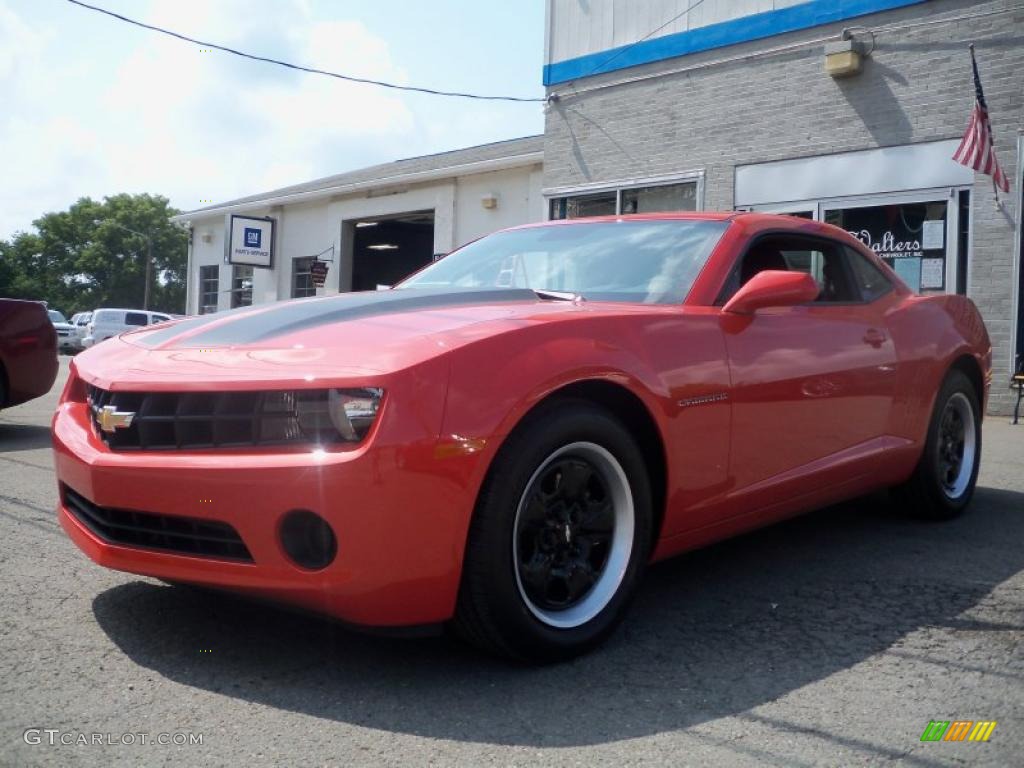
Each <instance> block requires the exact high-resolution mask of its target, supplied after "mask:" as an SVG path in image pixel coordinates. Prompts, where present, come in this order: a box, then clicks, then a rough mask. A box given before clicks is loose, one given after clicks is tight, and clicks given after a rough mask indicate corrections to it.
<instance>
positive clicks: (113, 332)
mask: <svg viewBox="0 0 1024 768" xmlns="http://www.w3.org/2000/svg"><path fill="white" fill-rule="evenodd" d="M170 319H171V316H170V315H168V314H165V313H164V312H150V311H147V310H144V309H107V308H105V307H104V308H102V309H96V310H93V313H92V319H91V320H90V321H89V325H87V326H86V328H85V337H84V338H83V339H82V346H83V347H91V346H93V345H94V344H99V343H100V342H101V341H104V340H106V339H109V338H110V337H111V336H117V334H119V333H124V332H125V331H132V330H135V329H136V328H139V327H141V326H144V325H154V324H156V323H163V322H166V321H167V320H170Z"/></svg>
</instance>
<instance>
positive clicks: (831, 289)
mask: <svg viewBox="0 0 1024 768" xmlns="http://www.w3.org/2000/svg"><path fill="white" fill-rule="evenodd" d="M845 251H846V249H845V248H843V247H842V246H840V245H839V244H838V243H833V242H830V241H827V240H812V239H808V238H802V237H795V238H794V237H789V236H785V235H781V236H769V237H764V238H761V239H759V240H756V241H755V242H754V243H753V245H751V246H750V247H749V248H748V249H747V252H746V253H745V254H744V255H743V258H742V260H741V261H740V263H738V264H737V265H736V267H735V268H734V269H733V271H732V274H731V275H730V276H729V279H728V280H727V281H726V285H725V287H724V288H723V289H722V293H721V294H720V295H719V300H718V301H717V302H716V304H724V303H725V302H726V301H728V300H729V299H730V298H732V295H733V294H734V293H736V291H738V290H739V289H740V286H742V285H744V284H746V283H747V281H749V280H750V279H751V278H753V277H754V276H755V275H756V274H758V273H759V272H763V271H765V270H780V271H784V272H805V273H807V274H809V275H810V276H811V277H813V278H814V281H815V282H816V283H817V284H818V287H819V289H820V290H821V293H820V294H819V295H818V298H817V299H816V300H815V302H814V303H815V304H826V303H848V302H859V301H862V298H861V291H860V288H859V287H858V285H857V283H856V282H855V281H854V279H853V278H852V277H851V275H850V269H849V267H848V266H847V264H846V256H845ZM868 266H870V265H868Z"/></svg>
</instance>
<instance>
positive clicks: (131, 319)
mask: <svg viewBox="0 0 1024 768" xmlns="http://www.w3.org/2000/svg"><path fill="white" fill-rule="evenodd" d="M124 324H125V325H145V324H146V316H145V315H144V314H143V313H142V312H125V313H124Z"/></svg>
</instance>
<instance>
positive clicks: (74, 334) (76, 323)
mask: <svg viewBox="0 0 1024 768" xmlns="http://www.w3.org/2000/svg"><path fill="white" fill-rule="evenodd" d="M91 319H92V312H76V313H75V314H74V315H72V316H71V320H70V323H71V344H70V346H71V351H72V352H81V351H82V350H83V349H85V345H84V344H82V340H83V339H84V338H85V332H86V328H87V327H88V325H89V321H90V320H91Z"/></svg>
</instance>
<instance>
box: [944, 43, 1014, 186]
mask: <svg viewBox="0 0 1024 768" xmlns="http://www.w3.org/2000/svg"><path fill="white" fill-rule="evenodd" d="M971 67H972V68H973V69H974V111H972V112H971V121H970V122H969V123H968V124H967V132H966V133H965V134H964V138H963V139H962V140H961V142H960V146H959V147H958V148H957V150H956V152H955V153H954V154H953V159H954V160H956V161H957V162H958V163H960V164H961V165H966V166H967V167H968V168H973V169H974V170H976V171H981V172H982V173H984V174H985V175H986V176H991V177H992V183H993V184H994V185H995V186H997V187H999V188H1000V189H1001V190H1003V192H1009V191H1010V180H1009V179H1008V178H1006V174H1005V173H1003V169H1002V168H1000V167H999V161H998V160H996V150H995V148H994V147H993V146H992V143H993V142H992V124H991V123H990V122H989V120H988V105H987V104H986V103H985V92H984V91H982V90H981V78H980V77H979V76H978V62H977V61H975V59H974V46H973V45H972V46H971Z"/></svg>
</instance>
